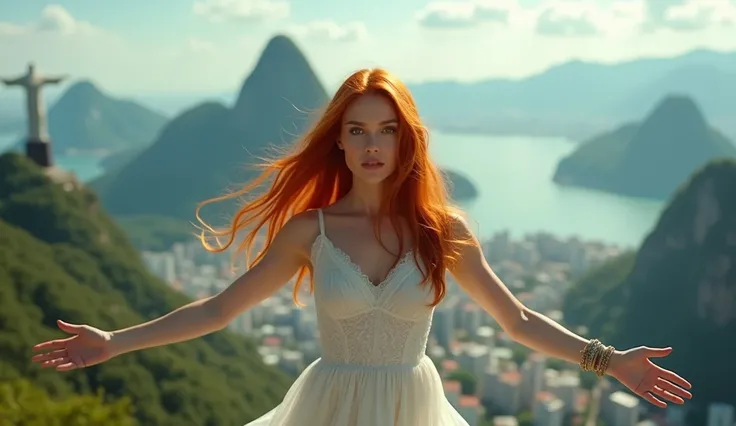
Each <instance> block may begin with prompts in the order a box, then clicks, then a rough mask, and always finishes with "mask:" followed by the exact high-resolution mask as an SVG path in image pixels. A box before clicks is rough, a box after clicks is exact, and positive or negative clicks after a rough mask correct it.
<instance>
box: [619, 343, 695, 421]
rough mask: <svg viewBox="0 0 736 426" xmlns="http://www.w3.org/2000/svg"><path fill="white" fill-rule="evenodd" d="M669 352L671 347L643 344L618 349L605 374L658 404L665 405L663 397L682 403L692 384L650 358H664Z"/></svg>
mask: <svg viewBox="0 0 736 426" xmlns="http://www.w3.org/2000/svg"><path fill="white" fill-rule="evenodd" d="M671 352H672V348H663V349H660V348H648V347H645V346H640V347H638V348H633V349H629V350H626V351H622V352H618V351H617V352H616V353H615V354H614V355H613V357H612V358H611V362H610V365H609V368H608V372H609V373H608V374H610V375H611V376H612V377H614V378H615V379H616V380H618V381H619V382H621V383H623V384H624V385H625V386H626V387H627V388H629V389H630V390H631V391H632V392H634V393H635V394H637V395H639V396H640V397H642V398H644V399H646V400H647V401H649V402H651V403H652V404H654V405H656V406H657V407H660V408H664V407H666V406H667V403H666V402H665V401H663V399H664V400H667V401H670V402H673V403H675V404H684V403H685V399H690V398H692V394H691V393H690V392H688V391H687V389H690V388H692V385H691V384H690V383H689V382H688V381H687V380H685V379H683V378H682V377H680V376H678V375H677V374H675V373H674V372H672V371H669V370H665V369H664V368H662V367H660V366H658V365H657V364H655V363H653V362H652V361H651V360H650V359H649V358H664V357H666V356H667V355H669V354H670V353H671Z"/></svg>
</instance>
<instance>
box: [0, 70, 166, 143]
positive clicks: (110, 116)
mask: <svg viewBox="0 0 736 426" xmlns="http://www.w3.org/2000/svg"><path fill="white" fill-rule="evenodd" d="M23 105H24V104H23V103H21V105H18V107H19V108H22V107H23ZM167 121H168V119H167V117H165V116H164V115H162V114H160V113H158V112H156V111H154V110H152V109H149V108H147V107H145V106H143V105H141V104H140V103H137V102H134V101H131V100H127V99H118V98H114V97H112V96H110V95H108V94H105V93H103V92H102V90H100V89H99V88H98V87H97V86H95V85H94V84H93V83H92V82H89V81H79V82H76V83H74V84H72V85H71V86H69V88H68V89H67V90H66V91H64V92H63V93H62V95H61V96H60V97H59V99H58V100H57V101H56V102H55V103H54V104H53V105H52V107H51V108H50V109H49V111H48V130H49V134H50V136H51V140H52V142H53V145H52V147H53V150H54V153H55V154H57V155H64V154H69V153H73V152H79V151H81V152H87V153H89V152H92V153H97V154H109V153H113V152H117V151H120V150H125V149H131V148H140V147H143V146H147V145H148V144H150V143H151V142H152V141H153V139H154V138H155V137H156V135H157V134H158V132H159V131H160V130H161V128H162V127H163V126H164V125H165V124H166V122H167ZM24 129H25V117H23V119H22V120H20V121H18V119H17V118H16V119H15V120H14V121H11V122H10V123H8V124H7V125H6V130H7V131H12V132H13V133H20V134H23V131H24ZM0 131H2V124H0ZM20 144H22V141H19V145H16V147H17V148H19V147H20V146H21V145H20Z"/></svg>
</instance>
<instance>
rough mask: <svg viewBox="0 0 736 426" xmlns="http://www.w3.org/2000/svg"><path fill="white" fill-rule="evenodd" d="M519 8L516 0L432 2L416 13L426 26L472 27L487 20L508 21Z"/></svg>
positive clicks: (421, 23)
mask: <svg viewBox="0 0 736 426" xmlns="http://www.w3.org/2000/svg"><path fill="white" fill-rule="evenodd" d="M516 8H517V5H516V2H515V1H514V0H474V1H473V0H471V1H460V2H432V3H429V4H428V5H427V6H426V7H425V8H424V9H422V10H420V11H419V12H418V13H417V15H416V20H417V22H418V23H419V25H420V26H422V27H426V28H446V29H450V28H470V27H475V26H477V25H480V24H483V23H486V22H497V23H506V22H508V20H509V15H510V14H511V13H512V12H513V10H514V9H516Z"/></svg>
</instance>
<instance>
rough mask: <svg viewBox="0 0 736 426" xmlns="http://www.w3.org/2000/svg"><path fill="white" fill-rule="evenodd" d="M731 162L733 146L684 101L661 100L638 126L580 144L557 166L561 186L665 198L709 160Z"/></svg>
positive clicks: (627, 126)
mask: <svg viewBox="0 0 736 426" xmlns="http://www.w3.org/2000/svg"><path fill="white" fill-rule="evenodd" d="M718 158H735V159H736V145H734V144H733V142H732V141H730V140H729V139H728V138H727V137H725V136H724V135H723V134H722V133H721V132H720V131H719V130H717V129H715V128H712V127H711V126H710V125H709V123H708V122H707V121H706V118H705V117H704V116H703V113H702V112H701V110H700V108H699V107H698V105H696V103H695V102H694V101H693V100H692V99H691V98H690V97H687V96H675V95H672V96H668V97H666V98H664V99H663V100H661V101H660V102H659V103H658V104H657V105H656V106H655V107H654V108H653V110H652V111H651V112H650V113H649V114H648V115H647V117H646V118H645V119H644V120H643V121H642V122H636V123H629V124H625V125H623V126H621V127H619V128H617V129H615V130H613V131H608V132H605V133H603V134H601V135H597V136H595V137H593V138H592V139H590V140H588V141H585V142H583V143H582V144H581V145H580V146H579V147H578V148H577V149H576V150H575V151H574V152H573V153H572V154H570V155H568V156H567V157H565V158H563V159H562V160H561V161H560V162H559V164H558V165H557V170H556V171H555V175H554V181H555V182H557V183H558V184H561V185H570V186H581V187H587V188H593V189H601V190H604V191H608V192H613V193H617V194H622V195H629V196H637V197H647V198H656V199H668V198H670V197H671V196H672V194H673V193H674V192H675V190H676V189H677V188H678V187H679V186H680V185H682V183H683V182H685V181H686V180H687V178H688V176H690V175H691V174H693V173H694V172H695V171H697V170H698V169H699V168H700V167H703V166H704V165H705V164H707V163H708V162H710V161H711V160H714V159H718Z"/></svg>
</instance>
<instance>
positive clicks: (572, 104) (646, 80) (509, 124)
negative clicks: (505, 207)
mask: <svg viewBox="0 0 736 426" xmlns="http://www.w3.org/2000/svg"><path fill="white" fill-rule="evenodd" d="M409 87H410V88H411V89H412V92H413V94H414V96H415V98H416V100H417V103H418V105H419V108H420V111H421V113H422V115H423V116H424V118H425V119H426V120H427V122H428V123H429V124H430V125H431V126H432V127H433V128H437V129H440V130H443V131H447V132H463V133H485V134H520V135H538V136H565V137H570V138H573V139H575V140H583V139H587V138H589V137H591V136H592V135H594V134H596V133H600V132H602V131H605V130H606V129H609V128H611V127H613V126H617V125H619V124H620V123H621V122H626V121H631V120H636V119H638V118H639V117H641V116H643V115H645V114H646V113H647V112H648V109H649V108H650V107H651V105H653V104H655V103H656V102H657V101H659V100H660V99H662V98H663V97H665V96H667V95H669V94H671V93H676V94H681V95H686V96H690V97H692V98H693V99H694V100H695V101H696V102H697V103H698V105H700V106H701V108H702V109H703V112H704V113H705V115H706V116H708V117H709V118H710V121H711V124H713V125H714V126H716V127H717V128H719V129H721V131H723V132H724V133H725V134H727V135H729V136H731V137H736V120H733V119H732V112H733V111H736V52H731V53H720V52H715V51H709V50H702V49H701V50H695V51H692V52H690V53H687V54H684V55H680V56H675V57H667V58H643V59H636V60H631V61H627V62H621V63H615V64H605V63H592V62H583V61H570V62H566V63H563V64H561V65H557V66H553V67H551V68H549V69H548V70H546V71H544V72H541V73H539V74H536V75H533V76H530V77H527V78H523V79H516V80H512V79H487V80H481V81H476V82H471V83H459V82H456V81H449V80H448V81H436V82H428V83H421V84H419V83H418V84H409ZM54 90H55V88H50V90H49V92H50V94H49V95H48V96H47V99H54V98H58V95H57V92H56V91H54ZM235 95H236V94H228V93H222V92H220V93H212V94H209V95H205V94H195V93H191V94H185V93H181V94H170V95H136V94H131V95H130V98H134V99H137V100H138V103H139V104H141V105H148V106H149V107H150V108H152V109H154V110H157V111H165V113H167V114H170V115H172V116H173V115H178V114H179V113H181V112H182V111H184V110H186V109H188V108H190V107H192V106H194V105H196V104H199V103H201V102H203V101H206V100H214V101H216V102H219V103H222V102H224V103H225V104H227V105H230V104H231V100H232V99H233V98H236V96H235ZM21 102H22V101H21V97H20V95H19V93H15V92H11V91H8V90H0V133H3V132H5V131H7V130H9V129H11V128H12V129H16V130H19V129H21V127H22V126H20V125H19V124H18V118H19V116H20V111H21V110H20V108H21ZM13 112H14V113H13Z"/></svg>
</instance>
